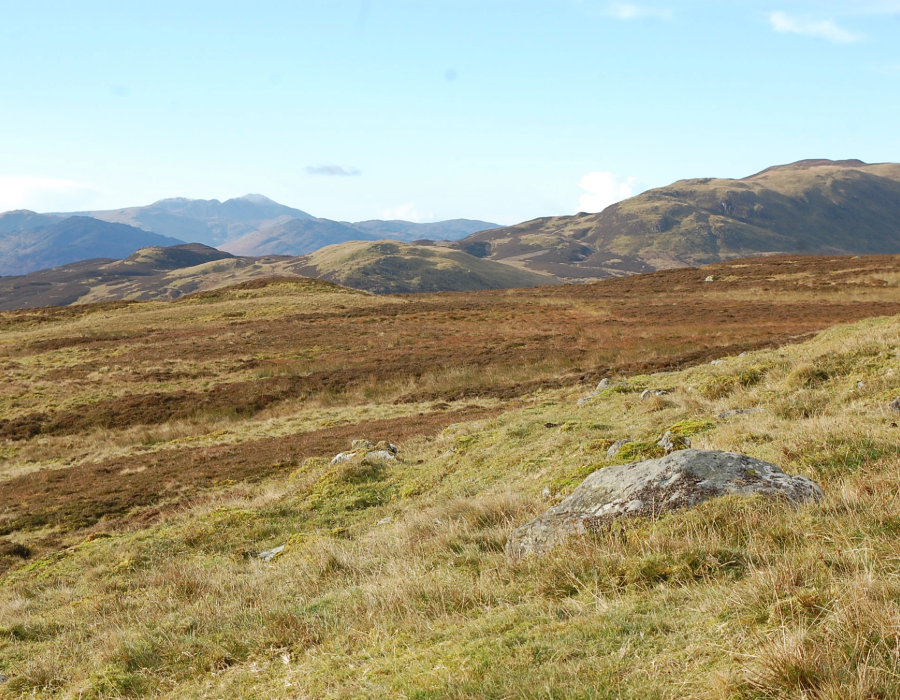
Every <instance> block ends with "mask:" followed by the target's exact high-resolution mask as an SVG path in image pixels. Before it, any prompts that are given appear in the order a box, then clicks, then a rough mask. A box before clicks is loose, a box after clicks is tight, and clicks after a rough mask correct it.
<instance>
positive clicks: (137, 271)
mask: <svg viewBox="0 0 900 700" xmlns="http://www.w3.org/2000/svg"><path fill="white" fill-rule="evenodd" d="M306 277H316V278H319V279H323V280H329V281H333V282H337V283H339V284H342V285H345V286H350V287H355V288H357V289H362V290H366V291H369V292H375V293H388V292H429V291H477V290H485V289H507V288H511V287H534V286H538V285H544V284H555V283H556V282H557V281H556V279H555V278H553V277H551V276H549V275H540V274H537V273H534V272H529V271H528V270H520V269H518V268H515V267H512V266H510V265H504V264H503V263H498V262H494V261H493V260H482V259H479V258H476V257H473V256H471V255H468V254H467V253H463V252H462V251H458V250H452V249H446V248H434V247H426V246H416V245H412V244H409V243H403V242H398V241H385V240H382V241H375V242H368V241H357V242H351V243H345V244H341V245H333V246H328V247H326V248H323V249H321V250H319V251H317V252H316V253H313V254H312V255H308V256H303V257H294V256H289V255H269V256H261V257H239V256H235V255H232V254H231V253H227V252H225V251H222V250H218V249H216V248H211V247H209V246H205V245H202V244H200V243H190V244H185V245H176V246H168V247H150V248H142V249H141V250H138V251H136V252H134V253H132V254H131V255H129V256H128V257H126V258H125V259H123V260H112V259H109V258H95V259H93V260H81V261H79V262H74V263H70V264H68V265H61V266H59V267H55V268H52V269H47V270H37V271H35V272H31V273H29V274H27V275H20V276H14V277H0V311H7V310H10V309H24V308H37V307H44V306H68V305H70V304H86V303H90V302H98V301H116V300H122V299H127V300H137V301H171V300H174V299H179V298H181V297H183V296H185V295H188V294H191V293H194V292H204V291H209V290H213V289H219V288H221V287H227V286H232V285H236V284H243V283H252V282H253V281H254V280H262V279H266V278H291V279H294V280H296V279H298V278H306Z"/></svg>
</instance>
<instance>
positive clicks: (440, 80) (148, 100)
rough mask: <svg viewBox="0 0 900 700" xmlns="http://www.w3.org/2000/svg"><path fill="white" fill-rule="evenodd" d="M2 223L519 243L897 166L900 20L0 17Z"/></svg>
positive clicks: (482, 6)
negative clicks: (824, 163)
mask: <svg viewBox="0 0 900 700" xmlns="http://www.w3.org/2000/svg"><path fill="white" fill-rule="evenodd" d="M0 18H2V19H0V65H2V69H0V211H3V210H9V209H17V208H28V209H33V210H36V211H75V210H90V209H95V210H96V209H111V208H119V207H125V206H138V205H144V204H149V203H150V202H153V201H156V200H158V199H162V198H166V197H192V198H203V199H212V198H215V199H219V200H225V199H228V198H230V197H236V196H241V195H243V194H247V193H261V194H264V195H266V196H268V197H270V198H272V199H274V200H276V201H278V202H281V203H283V204H287V205H290V206H293V207H297V208H299V209H302V210H304V211H307V212H309V213H311V214H313V215H315V216H322V217H326V218H330V219H337V220H345V221H358V220H364V219H372V218H399V219H407V220H410V221H423V222H425V221H436V220H443V219H451V218H470V219H481V220H485V221H490V222H496V223H500V224H512V223H516V222H519V221H525V220H528V219H532V218H535V217H539V216H552V215H560V214H573V213H575V212H577V211H599V210H602V209H603V208H604V207H605V206H608V205H609V204H611V203H613V202H615V201H617V200H619V199H623V198H626V197H629V196H632V195H634V194H637V193H639V192H641V191H643V190H645V189H648V188H652V187H659V186H663V185H667V184H669V183H671V182H674V181H676V180H679V179H685V178H693V177H744V176H747V175H750V174H752V173H754V172H757V171H759V170H762V169H764V168H766V167H768V166H771V165H776V164H782V163H789V162H793V161H796V160H800V159H805V158H834V159H844V158H860V159H862V160H865V161H867V162H883V161H895V162H896V161H900V128H898V127H900V0H815V1H814V0H772V1H771V2H769V1H766V2H763V1H761V0H681V1H678V2H676V1H666V0H652V1H651V0H648V2H646V3H645V2H643V1H641V2H633V3H632V2H607V1H605V0H516V1H512V0H477V1H472V2H470V1H468V0H444V1H442V0H294V1H292V2H275V1H267V0H256V1H255V2H252V3H251V2H227V1H224V0H218V1H216V2H192V1H191V0H179V1H178V2H168V1H167V0H154V2H149V1H147V2H121V0H117V1H116V2H93V1H91V0H82V2H78V3H72V2H68V1H67V2H48V1H45V0H29V2H21V1H20V0H16V1H15V2H12V1H9V0H0Z"/></svg>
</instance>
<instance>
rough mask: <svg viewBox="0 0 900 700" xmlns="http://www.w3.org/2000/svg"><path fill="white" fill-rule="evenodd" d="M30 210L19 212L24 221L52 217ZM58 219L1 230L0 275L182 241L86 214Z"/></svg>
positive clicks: (24, 272)
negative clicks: (24, 227)
mask: <svg viewBox="0 0 900 700" xmlns="http://www.w3.org/2000/svg"><path fill="white" fill-rule="evenodd" d="M29 214H32V213H31V212H26V213H24V214H23V215H22V218H23V219H24V220H25V223H28V221H29V220H30V221H32V222H37V223H39V224H40V223H46V221H47V220H49V219H51V217H44V216H41V215H32V216H28V215H29ZM57 221H58V223H53V224H52V225H49V226H48V225H44V226H40V225H39V227H37V228H28V229H25V230H16V231H10V232H0V275H16V274H19V275H21V274H26V273H28V272H31V271H33V270H41V269H45V268H53V267H57V266H59V265H65V264H67V263H71V262H74V261H77V260H85V259H90V258H100V257H103V258H124V257H127V256H128V255H131V253H133V252H134V251H136V250H138V249H139V248H145V247H147V246H171V245H177V244H179V243H182V242H183V241H180V240H178V239H177V238H169V237H168V236H160V235H158V234H156V233H151V232H149V231H143V230H141V229H139V228H135V227H134V226H126V225H125V224H113V223H109V222H106V221H100V220H98V219H92V218H90V217H87V216H72V217H69V218H68V219H63V220H57Z"/></svg>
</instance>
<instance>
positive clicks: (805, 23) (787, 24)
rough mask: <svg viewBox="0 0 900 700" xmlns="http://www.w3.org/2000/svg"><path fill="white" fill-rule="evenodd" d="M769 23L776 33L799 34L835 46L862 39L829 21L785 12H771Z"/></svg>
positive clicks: (860, 36) (859, 35)
mask: <svg viewBox="0 0 900 700" xmlns="http://www.w3.org/2000/svg"><path fill="white" fill-rule="evenodd" d="M769 22H771V23H772V29H774V30H775V31H776V32H782V33H786V34H801V35H803V36H811V37H816V38H818V39H826V40H828V41H832V42H834V43H836V44H849V43H852V42H854V41H859V40H860V39H862V38H863V37H862V35H861V34H857V33H855V32H851V31H848V30H847V29H844V28H843V27H840V26H838V25H837V24H836V23H835V22H834V20H830V19H807V18H800V17H792V16H791V15H789V14H788V13H787V12H773V13H771V14H770V15H769Z"/></svg>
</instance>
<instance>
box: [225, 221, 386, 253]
mask: <svg viewBox="0 0 900 700" xmlns="http://www.w3.org/2000/svg"><path fill="white" fill-rule="evenodd" d="M379 238H380V236H376V235H373V234H368V233H364V232H362V231H360V230H359V229H357V228H354V227H353V226H352V225H347V224H342V223H338V222H337V221H331V220H329V219H317V218H309V219H292V220H290V221H285V222H284V223H282V224H276V225H274V226H272V227H271V228H267V229H265V230H263V231H256V232H254V233H248V234H247V235H245V236H242V237H241V238H239V239H237V240H236V241H232V242H231V243H226V244H224V245H222V246H219V247H220V248H221V249H222V250H227V251H228V252H229V253H234V254H235V255H305V254H306V253H312V252H314V251H316V250H319V248H324V247H325V246H328V245H334V244H336V243H346V242H347V241H377V240H378V239H379Z"/></svg>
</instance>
